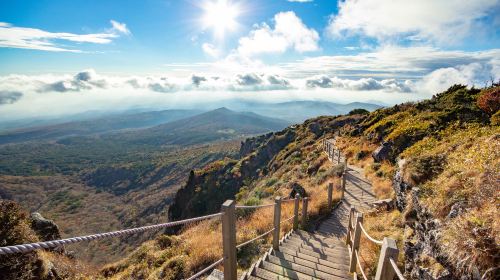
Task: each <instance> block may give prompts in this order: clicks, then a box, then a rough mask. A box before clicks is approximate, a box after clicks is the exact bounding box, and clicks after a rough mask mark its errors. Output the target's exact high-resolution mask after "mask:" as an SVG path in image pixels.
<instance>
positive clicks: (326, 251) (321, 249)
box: [283, 239, 347, 255]
mask: <svg viewBox="0 0 500 280" xmlns="http://www.w3.org/2000/svg"><path fill="white" fill-rule="evenodd" d="M287 243H288V244H290V245H292V246H295V247H297V248H304V249H308V250H311V251H315V252H318V253H322V254H325V255H329V254H334V255H337V254H338V253H347V248H346V247H336V248H328V247H324V246H311V245H309V244H307V243H304V242H297V241H295V240H291V239H287V240H286V241H285V242H284V243H283V244H287Z"/></svg>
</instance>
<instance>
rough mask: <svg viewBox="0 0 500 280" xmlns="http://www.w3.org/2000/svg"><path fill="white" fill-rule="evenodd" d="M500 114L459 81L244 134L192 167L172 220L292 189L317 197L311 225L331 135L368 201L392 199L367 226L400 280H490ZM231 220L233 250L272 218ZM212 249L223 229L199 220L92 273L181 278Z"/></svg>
mask: <svg viewBox="0 0 500 280" xmlns="http://www.w3.org/2000/svg"><path fill="white" fill-rule="evenodd" d="M499 109H500V87H499V86H498V85H495V86H493V87H490V88H486V89H482V90H480V89H474V88H472V89H467V88H466V87H465V86H458V85H457V86H453V87H451V88H450V89H448V90H447V91H445V92H442V93H439V94H436V95H435V96H434V97H433V98H431V99H429V100H424V101H421V102H417V103H405V104H400V105H396V106H393V107H390V108H384V109H379V110H376V111H374V112H372V113H365V112H363V111H357V112H359V113H361V114H351V115H346V116H338V117H318V118H314V119H310V120H307V121H306V122H304V123H303V124H300V125H293V126H290V127H287V128H286V129H284V130H282V131H279V132H274V133H268V134H265V135H262V136H258V137H254V138H249V139H247V140H245V141H244V142H242V143H241V147H240V152H239V155H238V156H233V157H226V158H224V159H223V160H217V161H213V162H212V163H210V164H208V165H206V166H205V167H203V168H201V169H195V170H193V171H192V172H191V173H190V174H189V178H188V180H187V182H186V183H185V184H183V186H182V188H181V189H180V190H179V191H178V192H177V194H176V195H175V197H174V198H173V204H172V206H171V207H170V209H169V216H170V218H171V219H180V218H185V217H193V216H199V215H203V214H209V213H213V212H216V211H218V210H219V209H220V205H221V203H222V202H223V201H224V200H226V199H236V200H237V201H238V203H239V204H245V205H256V204H265V203H268V202H270V201H271V200H272V198H273V197H274V196H277V195H280V196H283V197H288V196H289V195H290V193H291V192H292V190H295V191H301V192H302V191H304V192H305V193H306V194H307V195H308V196H309V197H311V198H313V199H312V200H311V201H316V202H315V203H313V204H312V205H310V210H311V213H310V216H311V220H312V221H314V220H315V219H317V218H319V217H321V214H322V213H323V214H324V213H325V210H326V208H325V205H324V202H322V201H321V199H320V198H321V197H324V196H325V188H326V184H327V183H328V182H336V180H337V177H336V176H337V175H338V168H337V167H336V166H333V165H332V164H330V163H329V162H328V160H327V159H326V156H325V155H324V153H322V150H321V149H322V140H323V139H325V138H333V137H335V136H336V135H337V134H338V133H339V134H340V135H339V136H338V138H337V144H338V146H339V148H341V149H342V150H343V153H344V154H345V155H346V156H347V157H348V160H349V162H350V163H351V164H355V165H358V166H360V167H363V168H364V170H365V173H366V174H367V176H368V178H369V179H370V180H371V181H372V184H373V191H374V193H375V194H376V195H377V197H378V198H387V197H389V198H393V200H394V203H395V205H396V209H395V210H387V211H386V210H380V211H379V212H375V213H372V214H370V215H367V218H366V220H365V225H366V228H367V230H368V231H369V232H370V234H371V235H373V236H375V237H376V238H380V236H387V235H389V236H391V237H393V238H394V239H396V240H398V243H400V246H399V247H400V248H404V257H403V259H401V260H400V261H401V262H402V263H403V267H404V270H405V273H406V276H407V277H408V278H410V279H412V278H415V279H446V278H448V279H455V278H459V277H461V278H462V279H476V278H478V277H479V278H481V276H483V275H484V277H483V278H484V279H495V278H496V276H497V275H496V274H495V273H497V271H495V265H496V264H497V263H498V255H499V252H500V248H499V246H498V244H499V240H498V237H499V236H500V228H499V227H498V219H497V217H498V213H499V209H498V202H499V198H500V197H499V196H498V194H499V193H500V189H499V184H498V181H499V180H500V178H499V175H498V174H500V154H499V151H500V136H499V135H500V119H499V114H500V113H499ZM287 211H290V209H286V210H284V212H286V213H289V212H287ZM286 213H285V214H284V215H285V216H286V215H287V214H286ZM238 215H239V219H238V225H237V227H238V229H239V232H240V234H238V237H237V238H238V240H239V242H241V241H242V240H248V239H249V238H251V237H255V236H257V235H258V234H261V233H262V232H264V231H265V230H266V229H267V228H269V226H270V224H269V223H270V221H271V217H272V212H269V211H268V212H266V211H257V212H242V213H239V214H238ZM284 230H286V228H285V229H284ZM172 244H174V245H175V246H171V245H172ZM260 245H261V246H258V245H255V246H250V247H249V248H248V249H245V250H243V251H241V252H240V253H239V254H241V255H239V259H240V260H241V262H240V263H239V266H240V268H241V269H246V268H248V265H249V264H250V263H251V260H252V256H256V255H258V254H259V252H262V251H263V250H265V248H266V242H263V243H262V244H260ZM220 249H221V248H220V223H218V222H203V223H199V224H197V225H192V226H189V227H187V228H185V229H182V230H181V231H179V232H178V235H177V236H167V235H160V236H158V237H156V238H155V239H154V240H152V241H148V242H146V243H144V244H143V245H142V246H140V247H139V248H138V249H137V250H135V251H134V252H133V253H132V254H131V255H129V256H127V257H125V258H123V259H122V260H121V261H119V262H116V263H113V264H110V265H108V266H106V267H105V268H104V269H103V270H102V271H101V274H102V276H104V277H107V278H112V279H128V278H135V277H139V276H140V277H142V278H148V277H149V278H151V279H153V278H158V277H161V278H165V279H180V278H183V277H186V276H189V275H190V274H191V273H193V272H194V271H197V270H199V269H200V268H203V267H205V266H206V265H208V264H210V263H212V262H214V261H215V260H217V259H218V258H220V254H221V252H220ZM372 250H373V251H372V252H364V253H363V262H365V264H366V267H367V271H366V273H367V274H368V275H372V276H373V273H374V271H373V270H372V269H371V267H372V266H373V265H374V258H373V256H376V254H377V251H376V248H373V249H372ZM375 260H376V259H375ZM458 260H460V261H458Z"/></svg>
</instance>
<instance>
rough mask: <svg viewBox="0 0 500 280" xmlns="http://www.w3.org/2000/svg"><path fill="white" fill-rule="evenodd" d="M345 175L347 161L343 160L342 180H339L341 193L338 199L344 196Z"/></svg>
mask: <svg viewBox="0 0 500 280" xmlns="http://www.w3.org/2000/svg"><path fill="white" fill-rule="evenodd" d="M346 175H347V161H346V162H345V165H344V171H342V178H341V179H342V182H341V192H342V193H341V195H340V199H343V198H344V192H345V182H346Z"/></svg>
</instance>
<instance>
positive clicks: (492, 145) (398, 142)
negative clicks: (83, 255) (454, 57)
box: [340, 86, 500, 275]
mask: <svg viewBox="0 0 500 280" xmlns="http://www.w3.org/2000/svg"><path fill="white" fill-rule="evenodd" d="M495 90H496V93H495V94H494V95H495V96H496V102H497V103H496V104H497V105H496V106H497V107H498V104H499V103H498V102H499V98H500V96H499V88H498V87H496V89H490V90H483V91H480V90H477V89H471V90H468V89H466V88H465V87H462V86H455V87H452V88H450V89H449V90H448V91H446V92H443V93H441V94H438V95H436V96H435V97H433V98H432V99H430V100H426V101H422V102H420V103H416V104H402V105H399V106H395V107H392V108H387V109H381V110H378V111H375V112H373V113H371V114H370V115H368V116H367V118H366V119H365V120H364V121H363V122H361V123H360V124H359V125H358V126H357V127H356V130H354V129H353V128H346V135H345V136H344V137H342V138H341V141H340V143H342V144H341V145H342V148H343V150H344V151H345V153H346V154H348V155H349V156H350V157H351V159H350V160H351V162H352V163H355V164H359V165H362V166H364V167H365V170H366V171H367V174H368V176H369V177H370V178H371V179H372V180H373V182H374V191H375V192H376V193H377V194H378V195H379V196H380V197H390V196H393V195H394V193H393V190H392V188H391V185H392V183H391V180H392V179H393V177H394V175H395V171H396V170H400V172H401V174H402V177H403V181H404V182H405V183H407V184H409V185H410V186H412V187H414V188H415V187H418V188H419V189H420V191H419V200H420V201H421V204H422V205H423V206H424V207H425V208H426V209H427V210H429V211H430V214H431V215H432V217H433V218H434V219H436V220H437V221H439V223H440V225H442V226H441V228H440V239H439V240H438V242H437V243H438V244H440V245H439V247H440V248H438V251H439V252H440V254H442V255H443V256H444V259H445V260H446V261H445V263H447V264H448V266H450V264H451V267H449V268H451V269H452V270H453V271H452V273H456V274H459V275H461V274H465V275H472V273H477V272H475V271H479V272H480V273H481V274H482V273H484V272H485V271H486V270H487V269H489V268H491V267H493V266H494V265H495V263H497V261H498V260H497V258H498V253H499V250H500V248H499V247H498V244H499V239H498V238H499V236H500V227H499V224H498V218H497V217H498V212H499V211H498V202H499V196H498V194H499V193H500V189H499V185H498V182H499V180H500V177H499V174H500V141H499V138H500V127H499V125H498V122H495V116H493V117H492V116H491V115H493V114H494V113H495V112H494V111H493V112H491V111H490V112H489V113H487V112H486V110H484V106H482V108H483V109H482V108H480V107H478V105H477V104H478V102H477V100H478V98H479V97H480V96H481V95H484V94H485V92H486V91H489V92H491V91H495ZM497 110H498V109H497ZM497 115H498V114H497ZM381 141H389V142H391V143H392V145H393V146H392V147H393V148H392V152H391V158H390V159H389V160H388V161H384V162H382V163H374V162H373V159H372V158H371V157H370V156H369V155H370V154H371V152H373V151H374V150H375V148H376V147H377V146H378V145H379V143H380V142H381ZM397 158H399V159H400V161H399V162H397V163H396V159H397ZM398 165H399V169H398ZM453 206H455V207H457V206H458V208H459V209H461V211H462V212H461V213H460V214H459V215H458V216H457V217H456V218H449V217H448V214H449V213H450V211H451V210H452V207H453ZM411 211H412V205H411V203H408V206H407V207H406V209H405V215H406V216H401V215H399V217H398V218H397V219H396V220H394V219H371V220H368V221H367V224H368V228H372V230H371V232H372V233H373V235H375V236H380V237H381V236H382V235H380V234H378V233H379V232H383V231H386V230H387V228H392V231H391V234H390V235H392V236H393V237H394V238H396V239H397V240H399V241H400V242H401V245H402V239H403V228H404V223H405V222H407V225H408V222H409V221H410V220H409V219H410V218H409V217H408V215H411V214H410V213H411ZM384 215H386V214H384ZM394 215H395V214H394ZM495 217H496V218H495ZM381 221H386V222H385V223H382V224H380V222H381ZM370 223H372V224H371V225H370ZM393 225H396V226H395V227H394V226H393ZM410 228H411V227H407V229H408V230H409V231H408V232H407V236H405V239H406V240H407V241H408V242H413V241H412V238H413V236H414V235H413V233H412V230H410ZM369 231H370V230H369ZM366 255H367V256H366V259H367V260H370V257H369V255H373V252H367V253H366ZM459 261H460V262H459ZM368 262H370V261H368ZM418 262H420V265H421V266H422V267H424V268H428V269H429V270H430V271H431V273H434V274H435V275H437V274H439V272H440V270H442V269H443V265H446V264H444V263H442V264H440V263H439V261H438V260H436V259H433V258H432V257H430V256H426V257H425V259H422V260H418ZM371 263H372V264H373V260H372V262H371ZM457 263H460V265H456V264H457ZM372 272H373V271H371V273H372Z"/></svg>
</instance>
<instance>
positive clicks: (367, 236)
mask: <svg viewBox="0 0 500 280" xmlns="http://www.w3.org/2000/svg"><path fill="white" fill-rule="evenodd" d="M359 227H360V228H361V231H362V232H363V233H364V234H365V236H366V238H368V240H370V241H371V242H373V243H375V244H378V245H382V244H383V243H384V242H383V241H382V240H377V239H375V238H373V237H371V236H370V235H369V234H368V232H366V230H365V228H364V227H363V224H362V223H359Z"/></svg>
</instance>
